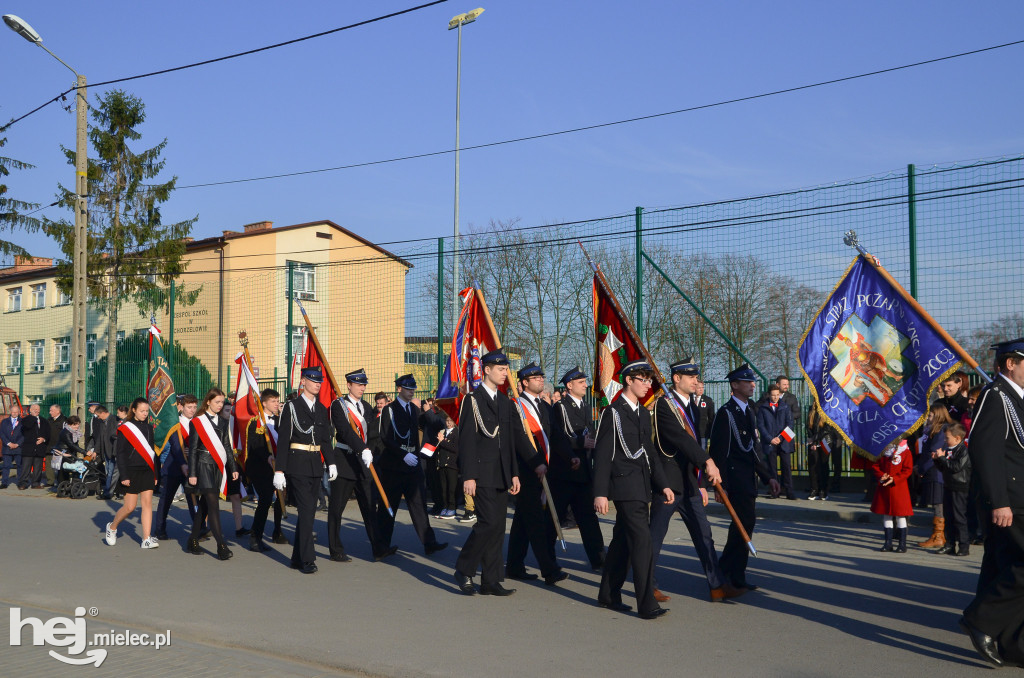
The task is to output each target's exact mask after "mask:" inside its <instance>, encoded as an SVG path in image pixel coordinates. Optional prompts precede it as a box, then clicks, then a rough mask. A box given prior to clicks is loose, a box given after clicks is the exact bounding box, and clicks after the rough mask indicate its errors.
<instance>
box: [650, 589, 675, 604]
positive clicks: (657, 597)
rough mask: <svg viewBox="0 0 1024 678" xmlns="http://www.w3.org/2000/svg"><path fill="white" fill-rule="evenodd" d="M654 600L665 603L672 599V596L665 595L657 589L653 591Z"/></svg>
mask: <svg viewBox="0 0 1024 678" xmlns="http://www.w3.org/2000/svg"><path fill="white" fill-rule="evenodd" d="M654 599H655V600H656V601H658V602H659V603H667V602H668V601H669V600H671V599H672V596H669V595H666V594H664V593H662V592H661V591H659V590H658V589H654Z"/></svg>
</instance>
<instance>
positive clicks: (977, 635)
mask: <svg viewBox="0 0 1024 678" xmlns="http://www.w3.org/2000/svg"><path fill="white" fill-rule="evenodd" d="M960 628H962V629H963V630H964V632H965V633H966V634H967V635H968V636H970V638H971V642H972V643H974V649H975V650H977V651H978V654H980V655H981V658H982V659H984V660H985V661H987V662H988V663H990V664H992V665H994V666H1003V658H1002V657H1000V656H999V647H998V646H997V645H996V640H995V638H993V637H992V636H989V635H986V634H985V632H984V631H982V630H981V629H978V628H975V627H974V626H973V625H972V624H971V623H970V622H968V621H967V620H966V619H965V618H963V617H960Z"/></svg>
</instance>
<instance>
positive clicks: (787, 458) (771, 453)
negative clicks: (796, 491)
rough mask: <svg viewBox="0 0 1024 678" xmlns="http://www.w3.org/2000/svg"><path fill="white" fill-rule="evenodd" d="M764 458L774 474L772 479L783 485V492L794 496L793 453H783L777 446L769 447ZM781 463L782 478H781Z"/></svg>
mask: <svg viewBox="0 0 1024 678" xmlns="http://www.w3.org/2000/svg"><path fill="white" fill-rule="evenodd" d="M764 456H765V458H766V459H767V461H768V470H769V471H771V472H772V477H774V478H775V479H776V480H778V481H779V484H780V485H782V491H783V492H784V493H785V494H787V495H790V494H793V453H792V452H783V451H782V450H780V449H779V448H778V447H777V446H775V445H767V446H766V451H765V455H764ZM780 462H781V466H782V477H781V478H779V466H780Z"/></svg>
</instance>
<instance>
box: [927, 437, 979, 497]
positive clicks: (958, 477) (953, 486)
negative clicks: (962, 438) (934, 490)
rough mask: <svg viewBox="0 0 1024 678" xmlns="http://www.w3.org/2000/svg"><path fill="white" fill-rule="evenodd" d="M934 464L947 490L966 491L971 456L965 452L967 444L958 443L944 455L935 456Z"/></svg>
mask: <svg viewBox="0 0 1024 678" xmlns="http://www.w3.org/2000/svg"><path fill="white" fill-rule="evenodd" d="M935 465H936V466H938V467H939V469H941V471H942V480H943V483H944V484H945V486H946V489H947V490H951V491H953V492H966V491H967V490H968V489H970V485H971V458H970V456H969V455H968V454H967V446H966V445H964V444H963V443H960V444H959V445H957V446H956V447H954V448H953V449H951V450H947V452H946V456H944V457H936V458H935Z"/></svg>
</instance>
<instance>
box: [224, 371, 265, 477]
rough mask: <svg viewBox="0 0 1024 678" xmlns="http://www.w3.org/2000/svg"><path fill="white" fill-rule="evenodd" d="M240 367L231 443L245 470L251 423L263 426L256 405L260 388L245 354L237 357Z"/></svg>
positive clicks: (232, 412)
mask: <svg viewBox="0 0 1024 678" xmlns="http://www.w3.org/2000/svg"><path fill="white" fill-rule="evenodd" d="M235 364H236V365H238V379H237V381H236V382H235V406H234V408H232V410H231V443H232V445H233V446H234V448H235V451H236V452H237V453H238V463H239V465H240V466H241V467H242V470H245V454H246V451H247V450H248V437H249V422H250V421H252V420H253V419H256V421H258V422H259V424H260V426H261V427H262V425H263V419H262V418H260V408H259V406H258V405H257V404H256V401H257V400H258V399H259V395H260V387H259V384H257V383H256V377H255V376H254V375H253V373H252V370H250V369H249V363H248V361H246V359H245V353H244V352H242V353H239V354H238V355H237V356H235Z"/></svg>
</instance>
